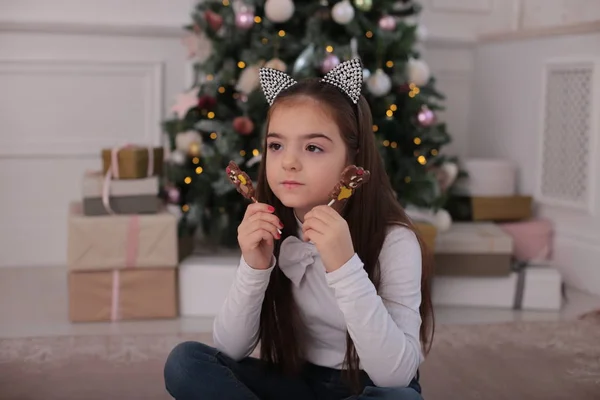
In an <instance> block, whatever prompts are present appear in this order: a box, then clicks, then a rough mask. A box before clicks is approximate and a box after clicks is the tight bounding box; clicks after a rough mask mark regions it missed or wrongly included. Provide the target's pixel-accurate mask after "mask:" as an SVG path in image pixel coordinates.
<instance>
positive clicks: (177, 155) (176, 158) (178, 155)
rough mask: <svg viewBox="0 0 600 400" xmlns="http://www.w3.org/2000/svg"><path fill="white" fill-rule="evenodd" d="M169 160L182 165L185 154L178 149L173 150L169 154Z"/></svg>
mask: <svg viewBox="0 0 600 400" xmlns="http://www.w3.org/2000/svg"><path fill="white" fill-rule="evenodd" d="M169 160H170V161H171V162H172V163H173V164H175V165H183V164H184V163H185V154H184V153H183V151H180V150H173V152H172V153H171V155H170V156H169Z"/></svg>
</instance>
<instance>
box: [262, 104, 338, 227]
mask: <svg viewBox="0 0 600 400" xmlns="http://www.w3.org/2000/svg"><path fill="white" fill-rule="evenodd" d="M266 151H267V157H266V160H267V161H266V163H267V164H266V170H267V181H268V183H269V186H270V188H271V190H272V191H273V193H275V196H277V198H278V199H279V200H280V201H281V202H282V203H283V204H284V205H285V206H286V207H291V208H293V209H294V211H295V212H296V215H297V216H298V218H299V219H300V220H301V221H304V215H305V214H306V213H307V212H309V211H310V210H311V209H312V208H313V207H315V206H318V205H322V204H327V203H328V202H329V193H330V192H331V190H332V189H333V188H334V186H335V185H336V184H337V183H338V181H339V179H340V175H341V173H342V171H343V170H344V168H345V167H346V165H347V150H346V144H345V143H344V141H343V140H342V136H341V133H340V131H339V128H338V126H337V125H336V123H335V122H334V120H333V119H332V118H331V117H330V116H329V115H328V114H327V110H326V109H324V106H323V105H322V104H320V103H318V102H317V101H315V100H313V99H311V98H302V99H298V100H293V102H292V101H290V102H289V103H284V104H281V105H278V106H277V108H275V109H274V110H273V112H272V114H271V118H270V122H269V129H268V132H267V149H266Z"/></svg>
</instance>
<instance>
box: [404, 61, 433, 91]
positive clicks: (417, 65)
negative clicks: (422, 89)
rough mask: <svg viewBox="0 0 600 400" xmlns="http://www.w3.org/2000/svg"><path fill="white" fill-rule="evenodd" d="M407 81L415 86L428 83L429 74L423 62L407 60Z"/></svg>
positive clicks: (427, 67)
mask: <svg viewBox="0 0 600 400" xmlns="http://www.w3.org/2000/svg"><path fill="white" fill-rule="evenodd" d="M407 68H408V80H409V81H410V82H412V83H414V84H415V85H417V86H424V85H426V84H427V82H429V78H430V76H431V72H430V71H429V66H428V65H427V63H426V62H425V61H423V60H415V59H414V58H411V59H410V60H408V67H407Z"/></svg>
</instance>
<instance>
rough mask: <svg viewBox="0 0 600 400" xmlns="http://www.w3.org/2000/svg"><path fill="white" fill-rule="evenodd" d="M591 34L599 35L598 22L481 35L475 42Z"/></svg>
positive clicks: (599, 23) (599, 25)
mask: <svg viewBox="0 0 600 400" xmlns="http://www.w3.org/2000/svg"><path fill="white" fill-rule="evenodd" d="M593 33H600V21H593V22H581V23H577V24H572V25H565V26H552V27H544V28H525V29H522V30H517V31H514V32H500V33H490V34H482V35H480V36H479V37H478V39H477V42H478V43H493V42H508V41H516V40H526V39H537V38H545V37H553V36H567V35H587V34H593Z"/></svg>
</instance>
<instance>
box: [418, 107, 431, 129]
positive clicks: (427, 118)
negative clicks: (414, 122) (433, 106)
mask: <svg viewBox="0 0 600 400" xmlns="http://www.w3.org/2000/svg"><path fill="white" fill-rule="evenodd" d="M417 118H418V120H419V123H420V124H421V126H431V125H433V123H434V122H435V114H434V113H433V111H431V110H430V109H429V108H426V107H424V108H423V109H421V111H419V114H418V116H417Z"/></svg>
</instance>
